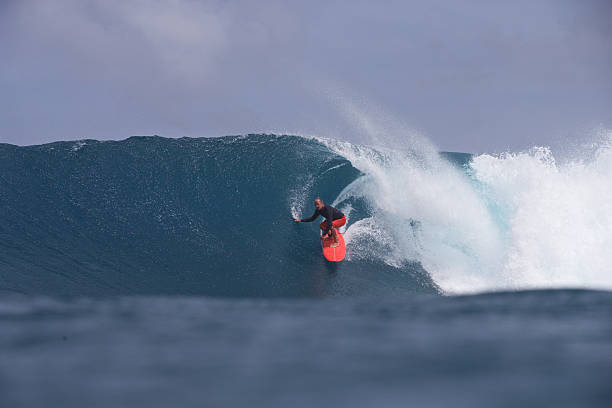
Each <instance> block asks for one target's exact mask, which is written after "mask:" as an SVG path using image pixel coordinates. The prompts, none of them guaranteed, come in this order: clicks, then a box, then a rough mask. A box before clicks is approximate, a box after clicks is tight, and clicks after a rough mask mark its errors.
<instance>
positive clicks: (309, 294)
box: [0, 135, 612, 407]
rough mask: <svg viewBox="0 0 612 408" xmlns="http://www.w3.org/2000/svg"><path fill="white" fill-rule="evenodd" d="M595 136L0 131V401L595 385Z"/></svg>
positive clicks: (591, 400)
mask: <svg viewBox="0 0 612 408" xmlns="http://www.w3.org/2000/svg"><path fill="white" fill-rule="evenodd" d="M611 154H612V153H611V150H610V148H609V145H608V144H606V143H601V144H599V145H597V146H595V147H594V148H592V149H591V150H590V151H589V154H588V155H586V154H580V155H576V156H574V157H569V158H567V157H564V158H563V159H560V158H557V157H555V156H554V154H553V153H552V152H551V151H550V150H549V149H545V148H534V149H532V150H530V151H526V152H516V153H506V154H503V155H488V154H482V155H477V156H473V155H469V154H463V153H438V152H437V151H436V150H435V149H434V148H432V147H431V146H429V145H428V144H427V143H414V144H412V145H411V146H408V147H401V146H397V147H395V148H388V147H377V148H373V147H369V146H364V145H356V144H351V143H348V142H342V141H337V140H330V139H321V138H306V137H298V136H286V135H281V136H279V135H247V136H231V137H222V138H200V139H192V138H182V139H166V138H161V137H132V138H129V139H126V140H123V141H105V142H100V141H95V140H82V141H78V142H56V143H50V144H46V145H40V146H25V147H20V146H13V145H7V144H0V333H1V335H0V344H1V346H0V347H1V348H0V404H1V405H2V406H11V407H13V406H14V407H20V406H24V407H30V406H67V407H72V406H74V407H81V406H145V405H146V406H168V405H177V406H221V405H222V406H247V405H248V406H305V407H306V406H309V407H310V406H339V405H340V406H390V407H394V406H434V407H435V406H441V407H442V406H451V405H452V406H466V407H468V406H483V407H492V406H495V407H497V406H500V407H505V406H542V405H543V406H553V405H554V406H567V407H577V406H610V404H612V388H611V386H610V385H611V384H612V292H611V291H610V290H611V289H612V273H610V265H612V251H610V250H609V248H610V246H611V245H612V232H611V231H612V211H611V210H612V184H610V180H611V179H612V155H611ZM317 196H321V197H323V198H324V199H325V200H326V201H327V202H329V203H332V204H333V205H334V206H336V207H338V208H340V209H341V210H342V211H343V212H344V213H345V214H346V215H347V220H348V222H347V225H346V226H345V227H343V228H342V229H341V230H342V231H343V233H344V236H345V239H346V242H347V250H348V254H347V259H346V260H345V261H344V262H342V263H340V264H330V263H327V262H325V261H324V259H323V257H322V256H321V253H320V251H321V250H320V243H319V240H318V231H317V230H318V225H317V224H318V223H316V222H315V223H310V224H306V223H299V224H298V223H294V222H293V221H292V216H303V217H306V216H310V215H311V213H312V211H313V207H312V204H311V202H312V199H313V198H315V197H317Z"/></svg>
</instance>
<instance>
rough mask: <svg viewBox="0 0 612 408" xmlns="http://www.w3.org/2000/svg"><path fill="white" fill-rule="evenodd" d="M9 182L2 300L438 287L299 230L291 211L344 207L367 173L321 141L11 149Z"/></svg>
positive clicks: (1, 221)
mask: <svg viewBox="0 0 612 408" xmlns="http://www.w3.org/2000/svg"><path fill="white" fill-rule="evenodd" d="M0 177H1V178H0V182H1V185H0V250H1V251H0V289H1V290H2V291H6V292H19V293H28V294H31V293H34V294H52V295H58V294H59V295H62V294H67V295H74V294H78V295H107V294H206V295H213V296H265V297H268V296H271V297H273V296H289V297H293V296H333V295H354V294H357V295H359V294H375V293H381V292H382V293H394V292H396V291H400V292H436V291H437V290H438V288H437V286H436V285H435V284H434V282H433V281H432V280H431V278H430V276H429V275H428V274H427V273H426V272H425V271H424V270H423V268H422V267H421V266H420V264H419V263H418V262H407V263H404V264H403V265H401V266H400V267H399V268H398V267H397V266H396V265H389V264H388V263H385V262H384V260H381V259H378V258H376V257H372V258H363V259H362V258H360V257H355V256H353V260H349V261H347V262H344V263H342V264H340V265H330V264H327V263H326V262H325V261H324V259H323V257H322V254H321V248H320V242H319V239H318V223H316V222H315V223H310V224H306V223H300V224H296V223H294V222H293V221H292V219H291V215H292V214H291V212H292V211H294V212H296V211H300V212H301V213H303V214H304V216H310V215H311V213H312V211H313V207H312V204H311V200H312V198H314V197H315V196H321V197H324V198H325V199H327V200H329V201H331V200H333V199H334V198H335V197H337V196H338V195H339V193H340V192H341V191H342V190H343V189H344V188H345V187H346V186H347V185H349V184H350V183H352V182H353V181H355V180H356V179H358V178H359V177H360V171H358V170H357V169H356V168H355V167H353V166H352V165H351V163H350V162H349V161H348V160H347V159H346V158H344V157H341V156H340V155H338V154H337V153H335V152H334V151H332V150H330V149H329V148H328V147H327V146H325V145H324V144H323V143H321V142H319V141H317V140H313V139H305V138H301V137H295V136H273V135H249V136H245V137H222V138H202V139H189V138H183V139H166V138H161V137H132V138H129V139H127V140H124V141H119V142H115V141H105V142H100V141H94V140H83V141H79V142H57V143H51V144H46V145H41V146H28V147H18V146H13V145H6V144H4V145H0ZM356 210H357V211H359V208H357V209H356ZM362 212H363V211H362ZM364 215H365V214H364ZM359 216H360V215H359V214H358V213H357V212H355V211H354V212H353V213H352V216H351V217H352V219H353V220H358V217H359ZM362 216H363V215H362Z"/></svg>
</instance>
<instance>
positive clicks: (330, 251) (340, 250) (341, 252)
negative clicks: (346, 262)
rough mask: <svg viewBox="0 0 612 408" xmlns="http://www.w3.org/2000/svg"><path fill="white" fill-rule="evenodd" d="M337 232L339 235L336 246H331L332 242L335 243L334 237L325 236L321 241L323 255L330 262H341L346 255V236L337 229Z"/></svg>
mask: <svg viewBox="0 0 612 408" xmlns="http://www.w3.org/2000/svg"><path fill="white" fill-rule="evenodd" d="M336 234H337V235H338V246H337V247H335V248H332V247H331V244H333V243H334V239H333V238H331V237H330V238H325V239H324V240H323V241H321V243H322V244H323V256H324V257H325V259H327V260H328V261H330V262H340V261H342V260H343V259H344V257H345V256H346V245H345V244H344V237H343V236H342V234H341V233H340V231H338V230H337V229H336Z"/></svg>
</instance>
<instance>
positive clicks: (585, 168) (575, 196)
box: [321, 134, 612, 293]
mask: <svg viewBox="0 0 612 408" xmlns="http://www.w3.org/2000/svg"><path fill="white" fill-rule="evenodd" d="M611 136H612V134H611ZM611 139H612V137H611ZM321 141H322V142H323V143H325V144H327V146H328V147H330V148H331V149H332V150H334V151H335V152H337V153H338V154H340V155H342V156H344V157H346V158H347V159H348V160H349V161H351V163H352V164H353V165H354V166H355V167H356V168H358V169H359V170H360V171H362V172H363V173H365V176H363V177H360V178H359V179H357V180H356V181H355V182H353V183H352V184H350V185H349V186H347V187H346V188H345V189H344V191H342V193H341V194H340V195H339V197H338V198H337V200H336V201H335V203H336V204H339V205H342V203H343V201H345V200H346V199H348V198H351V197H359V198H363V199H365V200H366V201H367V202H368V204H369V206H370V207H371V210H372V217H371V218H367V219H365V220H361V221H358V222H354V223H352V224H350V226H349V227H348V229H347V231H346V235H345V237H346V240H347V243H348V250H349V257H350V259H360V258H379V259H380V260H382V261H384V262H386V263H388V264H389V265H393V266H399V265H401V264H402V263H404V262H406V261H415V260H416V261H419V262H421V263H422V264H423V266H424V267H425V269H427V270H428V271H429V272H430V274H431V275H432V278H433V279H434V281H435V282H436V283H437V284H438V285H439V286H440V287H441V288H442V289H443V290H445V291H446V292H448V293H465V292H477V291H483V290H500V289H519V288H553V287H586V288H600V289H612V272H610V268H611V266H612V149H611V148H610V143H603V144H602V145H601V146H600V147H599V148H598V149H597V151H596V153H595V154H594V155H590V156H591V157H590V158H589V160H588V161H587V160H579V158H574V159H573V160H568V161H567V162H566V163H564V164H559V163H558V161H557V160H556V159H555V157H554V155H553V154H552V152H551V151H550V150H549V149H547V148H541V147H540V148H534V149H531V150H530V151H528V152H519V153H506V154H502V155H499V156H493V155H488V154H484V155H480V156H477V157H474V158H473V160H472V162H471V167H472V174H471V176H470V175H468V174H467V173H466V172H464V171H463V170H461V169H458V168H456V167H454V166H452V165H451V164H449V163H448V162H446V161H445V160H444V159H442V158H440V157H438V156H437V155H429V156H423V155H422V152H423V151H427V150H419V152H421V153H419V154H414V152H405V151H402V152H400V151H392V150H385V149H374V148H370V147H366V146H358V145H353V144H350V143H347V142H339V141H333V140H325V139H321Z"/></svg>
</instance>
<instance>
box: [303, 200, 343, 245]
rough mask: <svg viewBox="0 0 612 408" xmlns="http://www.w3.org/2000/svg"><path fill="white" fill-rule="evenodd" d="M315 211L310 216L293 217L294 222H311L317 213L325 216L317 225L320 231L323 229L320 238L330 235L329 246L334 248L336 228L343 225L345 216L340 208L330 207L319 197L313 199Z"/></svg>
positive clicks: (336, 241) (336, 237)
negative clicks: (332, 241)
mask: <svg viewBox="0 0 612 408" xmlns="http://www.w3.org/2000/svg"><path fill="white" fill-rule="evenodd" d="M314 205H315V208H316V210H315V212H314V214H312V217H310V218H304V219H300V218H296V217H293V219H294V220H295V222H312V221H314V220H315V219H316V218H317V217H318V216H319V215H320V216H322V217H324V218H325V221H323V222H322V223H321V224H319V226H320V227H321V231H323V235H322V236H321V239H325V238H327V237H330V236H331V237H332V238H333V239H334V243H333V244H331V245H330V247H331V248H335V247H337V246H338V236H337V235H336V228H338V227H341V226H343V225H344V224H346V217H345V216H344V214H342V212H340V210H338V209H337V208H334V207H332V206H331V205H325V203H323V200H322V199H321V198H318V197H317V198H315V200H314Z"/></svg>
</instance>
